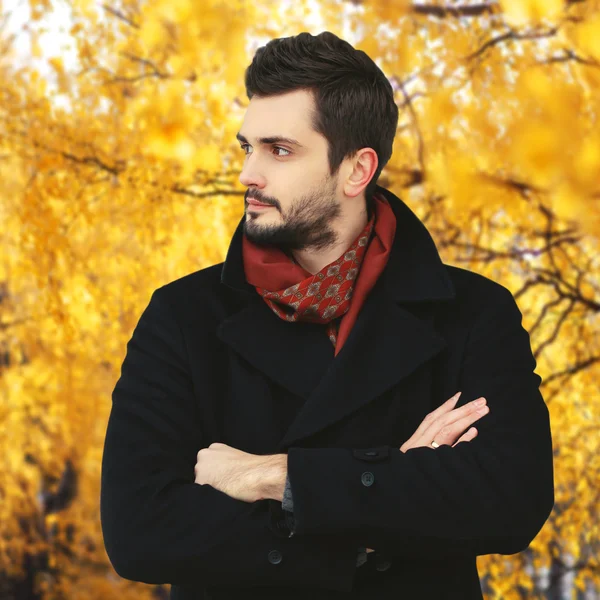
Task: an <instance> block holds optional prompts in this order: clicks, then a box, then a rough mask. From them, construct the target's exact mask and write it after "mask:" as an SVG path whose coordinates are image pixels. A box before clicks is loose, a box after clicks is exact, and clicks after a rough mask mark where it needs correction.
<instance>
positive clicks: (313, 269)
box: [292, 200, 373, 275]
mask: <svg viewBox="0 0 600 600" xmlns="http://www.w3.org/2000/svg"><path fill="white" fill-rule="evenodd" d="M366 204H367V210H366V211H365V207H364V204H363V205H362V206H361V207H360V210H358V211H356V210H354V211H353V212H352V213H351V214H346V215H342V218H341V219H340V221H342V222H343V223H344V224H345V227H344V229H343V230H340V229H336V228H335V226H334V229H336V233H337V234H338V236H337V237H338V243H336V244H335V245H334V246H330V247H328V248H326V249H325V250H322V249H321V250H311V249H310V248H307V249H306V250H299V251H292V255H293V257H294V260H295V261H296V262H297V263H298V264H299V265H300V266H301V267H302V268H303V269H305V270H306V271H308V272H309V273H311V274H312V275H314V274H315V273H318V272H319V271H320V270H321V269H323V267H325V266H327V265H329V264H331V263H332V262H334V261H335V260H337V259H338V258H339V257H340V256H341V255H342V254H343V253H344V252H346V250H348V248H350V246H351V245H352V243H353V242H354V240H355V239H356V238H357V237H358V235H359V234H360V232H361V231H362V230H363V229H364V228H365V227H366V226H367V223H368V222H369V219H370V218H371V216H372V215H373V201H372V200H369V201H368V202H367V203H366ZM349 212H350V211H349Z"/></svg>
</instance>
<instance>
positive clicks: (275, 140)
mask: <svg viewBox="0 0 600 600" xmlns="http://www.w3.org/2000/svg"><path fill="white" fill-rule="evenodd" d="M235 137H236V138H237V139H238V141H240V142H243V143H244V144H248V143H249V142H248V140H247V139H246V138H245V137H244V136H243V135H242V134H241V133H239V132H238V133H236V134H235ZM258 143H259V144H262V145H265V146H266V145H270V144H282V143H283V144H290V145H291V146H297V147H298V148H304V146H303V145H302V144H301V143H300V142H299V141H297V140H294V139H292V138H288V137H282V136H280V135H272V136H268V137H259V138H258Z"/></svg>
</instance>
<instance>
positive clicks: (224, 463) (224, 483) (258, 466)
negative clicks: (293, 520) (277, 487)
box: [194, 442, 272, 502]
mask: <svg viewBox="0 0 600 600" xmlns="http://www.w3.org/2000/svg"><path fill="white" fill-rule="evenodd" d="M271 468H272V467H271V457H270V456H261V455H257V454H249V453H248V452H244V451H243V450H238V449H237V448H233V447H232V446H228V445H227V444H221V443H219V442H215V443H213V444H211V445H210V446H209V447H208V448H202V449H201V450H200V451H199V452H198V454H197V457H196V465H195V466H194V473H195V474H196V478H195V481H194V483H198V484H200V485H206V484H208V485H210V486H212V487H214V488H215V489H217V490H219V491H221V492H223V493H224V494H227V495H228V496H231V497H232V498H235V499H236V500H242V501H243V502H256V501H257V500H261V499H262V497H261V486H262V484H263V481H264V479H265V475H266V474H267V473H268V472H270V470H271Z"/></svg>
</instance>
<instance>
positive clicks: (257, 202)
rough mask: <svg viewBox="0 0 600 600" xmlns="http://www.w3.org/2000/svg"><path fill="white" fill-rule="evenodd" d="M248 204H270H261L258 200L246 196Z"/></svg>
mask: <svg viewBox="0 0 600 600" xmlns="http://www.w3.org/2000/svg"><path fill="white" fill-rule="evenodd" d="M248 204H253V205H254V206H271V205H270V204H263V203H262V202H259V201H258V200H254V199H253V198H248Z"/></svg>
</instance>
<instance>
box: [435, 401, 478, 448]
mask: <svg viewBox="0 0 600 600" xmlns="http://www.w3.org/2000/svg"><path fill="white" fill-rule="evenodd" d="M488 412H489V407H487V406H483V407H482V408H480V409H478V410H476V411H475V412H473V413H471V414H469V415H467V416H466V417H464V418H462V419H459V420H458V421H455V422H454V423H450V424H449V425H444V426H443V427H441V429H439V430H438V431H437V432H436V431H431V432H429V431H428V432H426V433H425V436H426V437H425V438H424V439H425V440H435V441H436V442H437V443H438V444H453V443H454V441H455V440H456V438H457V437H458V436H459V434H460V433H461V431H464V430H465V429H467V427H469V426H470V425H472V424H473V423H474V422H475V421H478V420H479V419H481V418H483V417H484V416H485V415H486V414H487V413H488Z"/></svg>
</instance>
